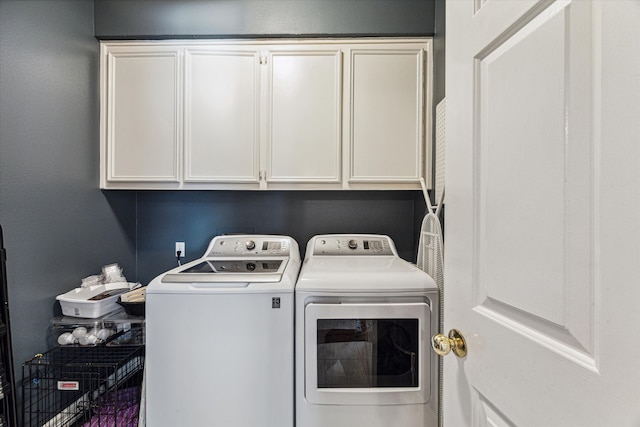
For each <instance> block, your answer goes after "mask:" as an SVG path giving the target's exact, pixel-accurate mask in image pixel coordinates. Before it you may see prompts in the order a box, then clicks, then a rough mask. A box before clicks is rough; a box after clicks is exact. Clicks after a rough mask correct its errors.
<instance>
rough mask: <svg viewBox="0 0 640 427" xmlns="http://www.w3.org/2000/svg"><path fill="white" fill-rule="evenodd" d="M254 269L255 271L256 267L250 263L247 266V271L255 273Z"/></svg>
mask: <svg viewBox="0 0 640 427" xmlns="http://www.w3.org/2000/svg"><path fill="white" fill-rule="evenodd" d="M255 269H256V265H255V264H254V263H252V262H250V263H248V264H247V270H249V271H255Z"/></svg>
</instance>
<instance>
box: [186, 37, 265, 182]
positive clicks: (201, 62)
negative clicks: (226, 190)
mask: <svg viewBox="0 0 640 427" xmlns="http://www.w3.org/2000/svg"><path fill="white" fill-rule="evenodd" d="M259 60H260V54H259V52H258V51H257V50H255V49H247V50H240V49H238V47H235V48H233V49H228V48H227V49H225V48H224V47H221V46H215V47H211V48H205V47H203V48H188V49H186V51H185V94H184V97H185V102H184V105H185V111H184V112H185V115H184V123H185V126H184V133H185V138H184V140H185V150H184V152H185V170H184V182H212V183H233V182H236V183H254V184H257V183H258V182H259V161H260V151H259V149H260V146H259V144H260V135H259V128H260V74H259Z"/></svg>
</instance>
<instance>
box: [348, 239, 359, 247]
mask: <svg viewBox="0 0 640 427" xmlns="http://www.w3.org/2000/svg"><path fill="white" fill-rule="evenodd" d="M357 248H358V242H357V241H356V240H353V239H352V240H349V249H357Z"/></svg>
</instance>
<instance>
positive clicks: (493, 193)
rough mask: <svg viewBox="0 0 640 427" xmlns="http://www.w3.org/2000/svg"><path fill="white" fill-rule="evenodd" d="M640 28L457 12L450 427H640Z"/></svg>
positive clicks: (549, 4) (531, 13) (507, 5)
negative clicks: (637, 333) (463, 350)
mask: <svg viewBox="0 0 640 427" xmlns="http://www.w3.org/2000/svg"><path fill="white" fill-rule="evenodd" d="M638 28H640V7H639V6H638V3H637V2H625V1H608V2H597V1H589V2H584V1H546V0H545V1H539V2H534V1H518V2H496V1H490V0H488V1H483V2H479V1H476V2H448V3H447V64H446V70H447V87H446V93H447V118H446V124H447V129H446V135H447V155H446V162H447V164H446V168H445V170H446V186H447V200H446V202H447V208H446V221H445V222H446V226H447V235H446V241H445V278H446V281H445V292H444V300H445V310H444V322H445V330H446V331H448V330H449V329H451V328H456V329H459V330H460V331H462V332H463V333H464V335H465V336H466V338H467V347H468V355H467V356H466V357H465V358H463V359H456V358H455V357H453V356H447V358H446V359H445V361H444V364H445V366H444V373H445V374H444V375H445V377H444V383H445V385H444V401H443V406H444V417H443V422H444V425H445V426H452V427H458V426H464V425H478V426H484V425H523V426H526V425H532V426H545V427H548V426H600V425H638V423H640V410H639V409H637V405H636V404H635V403H634V402H637V401H638V399H640V374H638V372H637V371H638V370H637V369H635V368H634V367H633V366H634V364H635V361H634V360H635V356H634V355H635V354H637V352H638V350H640V345H639V344H638V342H637V340H636V339H635V338H632V339H626V338H625V336H626V332H624V330H625V329H626V328H627V327H630V328H632V329H633V328H634V326H632V325H637V324H639V323H638V322H640V316H639V315H638V314H637V310H636V309H635V301H637V300H638V299H639V298H640V291H639V290H638V289H639V288H638V286H636V285H634V283H637V281H638V280H640V274H639V273H638V269H637V268H635V265H637V260H638V259H640V225H638V221H637V217H638V216H640V172H638V165H640V148H639V144H638V135H640V125H639V124H638V120H637V117H638V116H639V114H640V97H638V96H637V95H638V93H640V61H638V52H640V30H638ZM614 64H615V65H614ZM630 93H634V94H635V97H631V96H630V95H629V94H630ZM632 260H635V261H632ZM587 408H588V409H587Z"/></svg>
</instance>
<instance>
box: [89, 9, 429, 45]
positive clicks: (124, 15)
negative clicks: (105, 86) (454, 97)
mask: <svg viewBox="0 0 640 427" xmlns="http://www.w3.org/2000/svg"><path fill="white" fill-rule="evenodd" d="M95 7H96V13H95V33H96V37H98V38H101V39H132V38H133V39H136V38H168V37H181V38H191V37H195V38H201V37H227V38H228V37H270V36H277V37H287V36H291V37H294V36H304V37H313V36H331V37H336V36H349V37H353V36H421V35H422V36H424V35H432V34H433V33H434V25H435V24H434V8H435V6H434V2H433V1H432V0H233V1H230V0H152V1H149V0H95Z"/></svg>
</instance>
